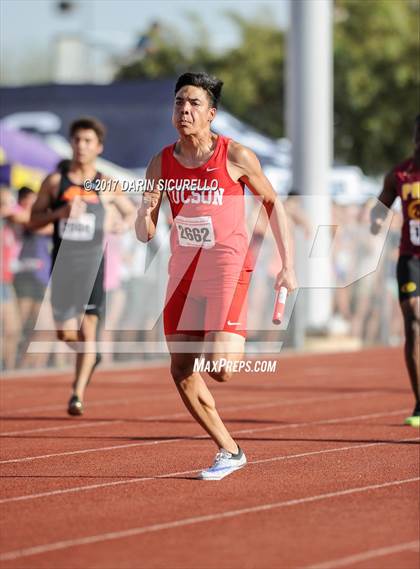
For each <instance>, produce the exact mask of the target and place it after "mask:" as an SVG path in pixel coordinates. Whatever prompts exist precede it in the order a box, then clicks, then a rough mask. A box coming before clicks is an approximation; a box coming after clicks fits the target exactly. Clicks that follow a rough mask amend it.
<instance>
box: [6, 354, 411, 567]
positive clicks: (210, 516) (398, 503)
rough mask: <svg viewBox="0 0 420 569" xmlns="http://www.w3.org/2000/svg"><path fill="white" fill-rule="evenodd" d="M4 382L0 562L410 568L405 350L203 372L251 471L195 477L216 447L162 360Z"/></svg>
mask: <svg viewBox="0 0 420 569" xmlns="http://www.w3.org/2000/svg"><path fill="white" fill-rule="evenodd" d="M70 383H71V377H70V376H69V375H67V376H66V375H57V376H53V375H50V376H42V377H34V376H33V377H18V378H9V379H3V380H2V382H1V388H2V391H1V395H2V397H1V403H2V424H1V438H0V442H1V461H0V462H1V464H0V466H1V476H2V494H1V499H0V508H1V523H2V527H1V534H0V535H1V554H0V561H1V567H4V568H5V569H6V568H7V569H8V568H27V567H31V568H37V569H38V568H44V567H45V568H46V567H48V568H54V569H73V568H74V569H76V568H106V569H114V568H129V567H130V568H139V569H140V568H142V569H143V568H144V569H149V568H169V569H177V568H180V569H181V568H182V569H190V568H191V569H197V568H203V569H207V568H209V569H210V568H211V569H213V568H215V569H216V568H217V569H243V568H255V569H266V568H267V569H268V568H273V569H279V568H287V569H289V568H295V567H300V568H309V567H311V568H314V569H315V568H317V569H335V568H337V567H355V568H360V569H361V568H369V569H377V568H384V569H385V568H393V569H396V568H397V569H411V568H412V569H418V567H419V546H418V532H419V477H420V473H419V446H418V442H419V441H418V436H419V431H418V430H416V429H414V428H412V427H408V426H404V424H403V421H404V418H405V417H406V416H407V415H408V414H409V412H410V411H411V408H412V405H413V399H412V395H411V393H410V389H409V382H408V378H407V376H406V372H405V367H404V361H403V356H402V350H401V349H375V350H366V351H361V352H353V353H346V354H334V355H304V356H284V357H280V359H279V360H278V366H277V371H276V373H274V374H263V373H248V374H245V373H242V374H238V375H236V376H235V377H234V379H233V380H232V381H231V382H230V383H228V384H223V385H220V384H217V383H215V382H213V381H212V380H209V385H210V388H211V389H212V392H213V394H214V395H215V398H216V401H217V404H218V408H219V412H220V414H221V415H222V418H223V419H224V420H225V422H226V424H227V426H228V428H229V429H230V430H231V432H232V433H233V434H234V437H235V438H236V440H237V441H238V442H239V444H240V445H241V447H242V448H243V449H244V450H245V452H246V455H247V458H248V461H249V464H248V466H247V467H246V468H244V469H242V470H241V471H239V472H236V473H234V474H232V475H231V476H229V477H227V478H225V479H224V480H222V481H218V482H204V481H199V480H195V479H194V476H195V475H196V474H197V471H199V470H201V469H202V468H205V467H207V466H209V465H210V464H211V463H212V461H213V457H214V453H215V450H216V449H215V447H214V445H213V443H212V442H211V441H210V440H209V439H208V438H207V437H205V436H203V433H202V431H201V430H200V428H199V427H198V426H197V425H196V424H195V423H194V421H193V420H192V419H191V418H190V417H189V415H188V414H187V413H186V412H185V411H184V408H183V405H182V403H181V401H180V398H179V396H178V393H177V392H176V389H175V387H174V385H173V383H172V380H171V378H170V375H169V372H168V369H161V368H153V369H141V368H139V369H138V370H133V369H130V370H123V371H121V370H119V371H117V372H116V371H113V372H111V371H98V372H97V374H96V376H95V378H94V381H93V383H92V385H91V386H90V387H89V390H88V393H87V399H86V413H85V415H84V416H83V417H78V418H71V417H68V416H67V415H66V412H65V411H66V402H67V400H68V397H69V388H70Z"/></svg>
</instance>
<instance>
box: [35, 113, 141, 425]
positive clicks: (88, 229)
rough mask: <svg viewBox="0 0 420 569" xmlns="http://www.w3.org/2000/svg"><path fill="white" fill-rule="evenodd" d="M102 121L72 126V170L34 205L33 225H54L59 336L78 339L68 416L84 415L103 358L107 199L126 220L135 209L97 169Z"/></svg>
mask: <svg viewBox="0 0 420 569" xmlns="http://www.w3.org/2000/svg"><path fill="white" fill-rule="evenodd" d="M104 137H105V128H104V126H103V125H102V124H101V123H100V122H99V121H98V120H96V119H92V118H81V119H78V120H76V121H74V122H73V123H72V125H71V126H70V141H71V145H72V149H73V158H72V160H71V161H70V162H69V165H68V169H66V170H65V171H57V172H54V173H53V174H50V175H49V176H47V178H45V180H44V181H43V183H42V185H41V189H40V191H39V194H38V198H37V200H36V202H35V203H34V205H33V207H32V213H31V227H32V228H34V229H36V228H39V227H43V226H45V225H48V224H49V223H53V224H54V234H53V252H52V261H53V269H52V274H51V304H52V309H53V315H54V320H55V326H56V329H57V337H58V339H59V340H62V341H64V342H66V343H67V344H68V345H69V346H70V347H71V348H74V347H75V346H76V344H75V343H76V342H79V346H78V348H79V349H78V350H77V354H76V370H75V379H74V383H73V394H72V397H71V398H70V401H69V404H68V409H67V410H68V413H69V414H70V415H82V414H83V395H84V392H85V389H86V387H87V384H88V383H89V381H90V378H91V376H92V374H93V371H94V369H95V367H96V366H97V365H98V363H99V362H100V359H101V357H100V354H98V353H96V355H95V351H96V337H97V331H98V326H99V319H100V318H101V315H102V312H103V308H104V301H105V295H104V286H103V280H104V258H103V254H104V251H103V232H104V220H105V210H106V207H107V204H109V203H111V202H112V203H115V205H116V207H117V208H118V209H119V211H120V212H121V214H122V216H123V217H124V218H125V219H126V220H128V219H129V218H130V217H132V216H133V214H134V207H133V206H132V205H131V202H130V201H129V199H128V198H127V197H126V196H124V195H121V190H120V188H119V185H118V182H117V181H116V180H112V179H111V178H109V177H107V176H104V175H103V174H101V173H99V172H97V170H96V166H95V161H96V158H97V157H98V156H99V155H100V154H101V153H102V150H103V141H104Z"/></svg>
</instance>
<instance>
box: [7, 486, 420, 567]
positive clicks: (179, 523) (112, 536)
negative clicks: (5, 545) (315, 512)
mask: <svg viewBox="0 0 420 569" xmlns="http://www.w3.org/2000/svg"><path fill="white" fill-rule="evenodd" d="M419 480H420V478H419V477H416V478H406V479H402V480H393V481H391V482H384V483H382V484H372V485H370V486H361V487H358V488H348V489H347V490H340V491H337V492H327V493H325V494H317V495H314V496H307V497H306V498H295V499H293V500H286V501H283V502H272V503H268V504H260V505H259V506H253V507H250V508H241V509H239V510H227V511H225V512H219V513H216V514H208V515H204V516H195V517H192V518H183V519H180V520H173V521H170V522H164V523H160V524H153V525H149V526H142V527H135V528H130V529H126V530H122V531H114V532H108V533H102V534H97V535H91V536H87V537H81V538H75V539H68V540H65V541H56V542H53V543H45V544H43V545H35V546H33V547H27V548H25V549H17V550H15V551H8V552H6V553H3V554H1V555H0V561H12V560H15V559H22V558H24V557H30V556H32V555H40V554H42V553H50V552H51V551H60V550H64V549H69V548H71V547H78V546H81V545H90V544H93V543H103V542H105V541H111V540H117V539H124V538H128V537H134V536H138V535H144V534H147V533H153V532H158V531H163V530H169V529H175V528H179V527H185V526H192V525H196V524H200V523H206V522H214V521H215V520H220V519H229V518H236V517H238V516H243V515H246V514H256V513H259V512H268V511H272V510H276V509H279V508H287V507H291V506H299V505H301V504H308V503H313V502H319V501H322V500H329V499H332V498H339V497H341V496H349V495H352V494H360V493H363V492H369V491H373V490H381V489H383V488H389V487H391V486H398V485H402V484H410V483H412V482H418V481H419Z"/></svg>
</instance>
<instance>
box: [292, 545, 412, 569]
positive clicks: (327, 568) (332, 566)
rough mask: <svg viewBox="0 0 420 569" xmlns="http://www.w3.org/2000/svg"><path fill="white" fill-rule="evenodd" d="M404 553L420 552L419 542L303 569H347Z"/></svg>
mask: <svg viewBox="0 0 420 569" xmlns="http://www.w3.org/2000/svg"><path fill="white" fill-rule="evenodd" d="M402 551H415V552H417V551H419V542H418V541H408V542H406V543H400V544H398V545H392V546H391V547H380V548H378V549H369V551H364V552H362V553H357V554H356V555H349V556H348V557H341V558H340V559H334V560H331V561H325V562H324V563H316V564H315V565H307V566H306V567H303V568H302V569H336V567H347V566H348V565H353V564H354V563H360V562H361V561H367V560H368V559H375V558H376V557H385V556H386V555H393V554H395V553H401V552H402Z"/></svg>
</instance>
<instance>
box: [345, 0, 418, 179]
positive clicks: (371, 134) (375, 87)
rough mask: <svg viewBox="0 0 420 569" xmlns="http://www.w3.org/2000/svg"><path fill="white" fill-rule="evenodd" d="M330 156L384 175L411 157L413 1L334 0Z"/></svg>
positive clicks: (414, 80)
mask: <svg viewBox="0 0 420 569" xmlns="http://www.w3.org/2000/svg"><path fill="white" fill-rule="evenodd" d="M335 13H336V23H335V33H334V75H335V76H334V112H335V127H334V128H335V153H336V156H337V158H339V159H341V160H343V161H344V162H346V163H350V164H357V165H359V166H361V168H362V169H363V170H365V171H366V172H368V173H374V174H377V173H383V172H384V171H385V170H388V169H389V168H390V167H391V166H392V165H393V164H395V163H396V162H398V161H401V160H403V159H404V158H405V157H406V156H407V155H409V154H410V153H411V151H412V141H411V139H412V133H413V128H414V127H413V122H414V117H415V115H416V114H417V113H418V112H419V108H420V105H419V103H420V90H419V87H420V85H419V79H420V73H419V71H420V67H419V65H420V63H419V55H420V54H419V44H418V41H419V39H418V38H419V36H418V34H419V17H420V10H419V3H418V0H399V1H392V0H375V1H374V2H366V1H355V0H336V10H335Z"/></svg>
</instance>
